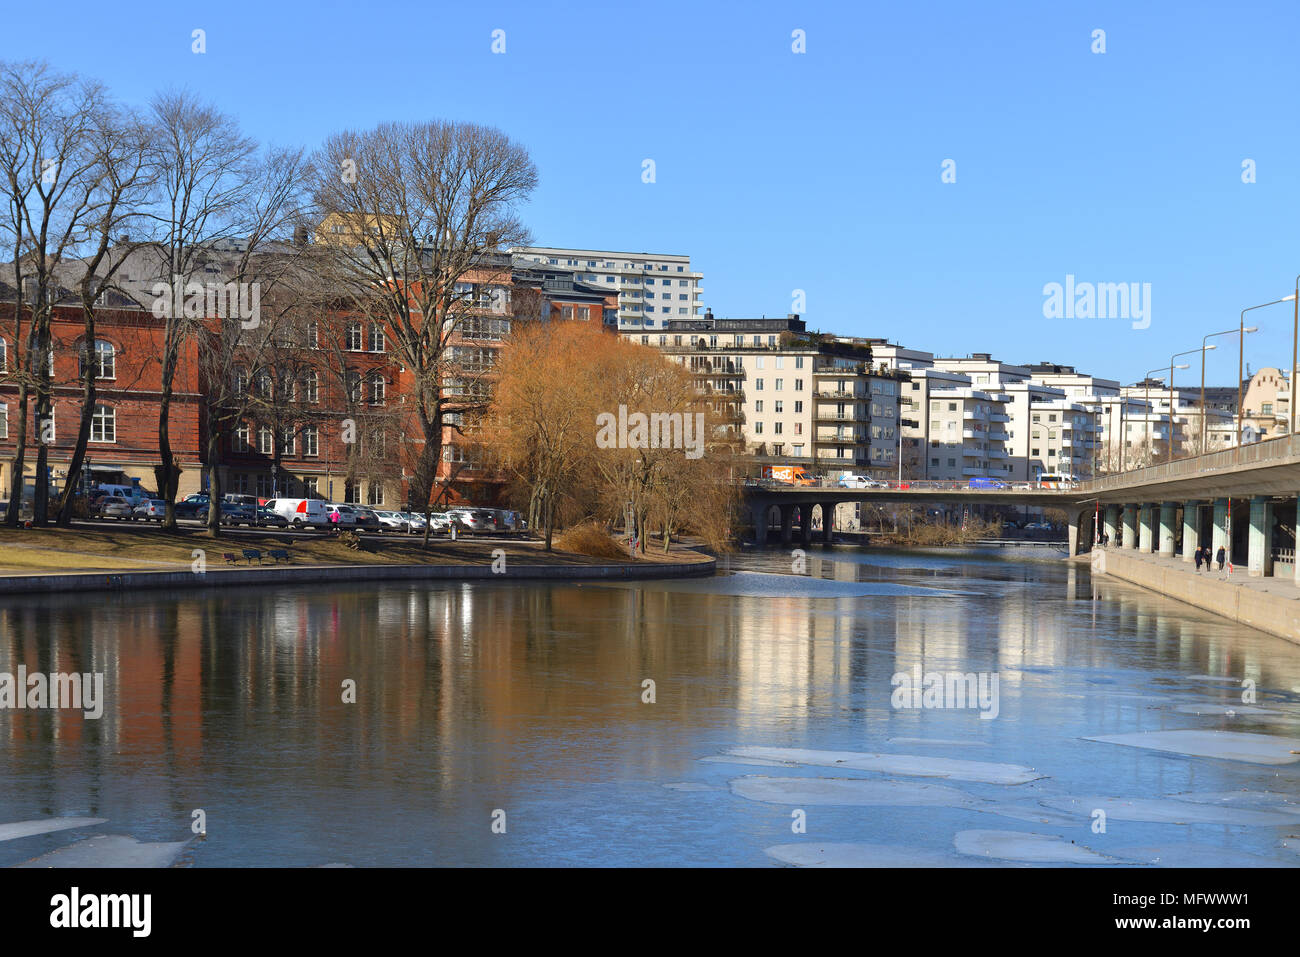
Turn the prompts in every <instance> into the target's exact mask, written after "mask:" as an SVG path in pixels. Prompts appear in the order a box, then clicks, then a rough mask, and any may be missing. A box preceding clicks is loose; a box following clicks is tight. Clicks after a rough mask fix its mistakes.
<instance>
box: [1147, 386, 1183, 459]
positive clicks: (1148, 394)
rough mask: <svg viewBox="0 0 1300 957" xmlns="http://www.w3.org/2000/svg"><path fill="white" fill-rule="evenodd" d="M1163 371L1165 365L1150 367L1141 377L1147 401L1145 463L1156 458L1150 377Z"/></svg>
mask: <svg viewBox="0 0 1300 957" xmlns="http://www.w3.org/2000/svg"><path fill="white" fill-rule="evenodd" d="M1183 368H1187V367H1186V366H1184V367H1183ZM1164 371H1165V367H1164V366H1161V367H1160V368H1158V369H1152V370H1151V371H1150V372H1148V373H1147V374H1146V375H1144V376H1143V377H1142V384H1143V386H1145V387H1146V403H1147V411H1146V422H1145V428H1144V429H1143V431H1144V432H1146V440H1147V460H1146V464H1147V465H1150V464H1151V463H1153V462H1154V461H1155V458H1156V457H1155V454H1154V453H1153V452H1152V451H1151V377H1152V376H1153V375H1155V373H1157V372H1164Z"/></svg>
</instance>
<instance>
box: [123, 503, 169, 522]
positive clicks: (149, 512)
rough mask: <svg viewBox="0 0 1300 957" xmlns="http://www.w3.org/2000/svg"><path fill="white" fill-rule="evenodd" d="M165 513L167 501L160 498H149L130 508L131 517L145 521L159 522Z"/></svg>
mask: <svg viewBox="0 0 1300 957" xmlns="http://www.w3.org/2000/svg"><path fill="white" fill-rule="evenodd" d="M166 515H167V503H166V502H164V501H163V500H162V499H160V498H151V499H149V501H147V502H145V503H144V504H143V505H137V506H136V507H135V508H134V509H132V514H131V518H132V519H133V520H134V519H137V518H142V519H144V520H145V521H146V522H161V521H162V520H163V518H165V517H166Z"/></svg>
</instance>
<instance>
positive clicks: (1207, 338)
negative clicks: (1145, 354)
mask: <svg viewBox="0 0 1300 957" xmlns="http://www.w3.org/2000/svg"><path fill="white" fill-rule="evenodd" d="M1236 331H1237V330H1236V329H1225V330H1223V332H1211V333H1210V334H1209V335H1208V336H1202V337H1201V454H1202V455H1204V454H1205V423H1206V418H1207V413H1206V411H1205V353H1206V352H1207V351H1209V350H1210V349H1217V348H1219V347H1218V346H1214V345H1207V343H1208V342H1209V341H1210V340H1211V339H1213V338H1214V337H1215V336H1228V335H1231V334H1232V333H1234V332H1236ZM1250 331H1251V332H1254V331H1255V330H1254V329H1253V328H1252V329H1251V330H1250Z"/></svg>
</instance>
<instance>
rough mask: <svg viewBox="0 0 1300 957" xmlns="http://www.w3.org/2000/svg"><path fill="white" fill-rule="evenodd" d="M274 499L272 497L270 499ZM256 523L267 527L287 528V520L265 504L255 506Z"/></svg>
mask: <svg viewBox="0 0 1300 957" xmlns="http://www.w3.org/2000/svg"><path fill="white" fill-rule="evenodd" d="M272 501H274V499H272ZM257 524H258V525H265V526H267V527H269V528H288V527H289V520H288V519H287V518H285V517H284V516H283V515H281V514H280V513H279V512H277V511H275V510H274V509H270V508H267V507H266V506H265V505H259V506H258V507H257Z"/></svg>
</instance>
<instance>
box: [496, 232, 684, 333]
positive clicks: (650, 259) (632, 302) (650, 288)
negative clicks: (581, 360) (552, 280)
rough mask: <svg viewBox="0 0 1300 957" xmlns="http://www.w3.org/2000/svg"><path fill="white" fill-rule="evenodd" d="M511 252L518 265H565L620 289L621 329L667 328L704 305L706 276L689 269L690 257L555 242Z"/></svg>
mask: <svg viewBox="0 0 1300 957" xmlns="http://www.w3.org/2000/svg"><path fill="white" fill-rule="evenodd" d="M510 252H511V254H512V255H513V256H514V257H515V261H516V263H517V264H524V263H540V264H542V265H549V266H562V267H566V268H569V269H572V270H574V271H575V273H574V279H575V280H577V281H578V282H583V283H587V284H589V285H596V286H600V287H601V288H604V289H607V290H610V291H612V292H616V293H617V294H618V317H617V318H618V328H619V330H620V331H624V330H629V331H640V330H647V329H656V330H658V329H664V328H666V327H667V323H668V322H669V321H672V320H679V319H689V318H691V317H694V316H698V315H699V314H700V311H701V310H702V309H703V303H702V301H701V300H702V298H703V295H704V293H703V291H702V290H701V289H700V281H701V280H702V279H703V278H704V277H703V275H702V274H701V273H698V272H694V271H693V270H692V269H691V257H690V256H679V255H672V254H667V253H620V252H610V251H608V250H602V249H567V248H558V247H554V246H518V247H515V248H514V249H512V250H511V251H510Z"/></svg>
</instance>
